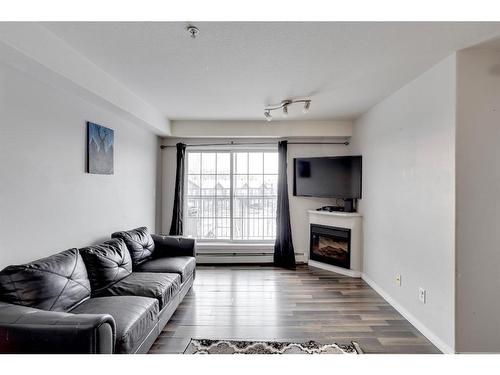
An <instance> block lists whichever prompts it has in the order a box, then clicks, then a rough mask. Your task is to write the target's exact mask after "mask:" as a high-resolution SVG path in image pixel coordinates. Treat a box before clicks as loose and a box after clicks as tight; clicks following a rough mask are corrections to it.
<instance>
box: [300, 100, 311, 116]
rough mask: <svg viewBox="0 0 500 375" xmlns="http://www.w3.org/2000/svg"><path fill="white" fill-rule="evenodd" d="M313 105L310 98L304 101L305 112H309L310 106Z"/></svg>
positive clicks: (303, 110)
mask: <svg viewBox="0 0 500 375" xmlns="http://www.w3.org/2000/svg"><path fill="white" fill-rule="evenodd" d="M310 107H311V101H310V100H307V101H306V102H305V103H304V108H303V109H302V112H303V113H307V112H309V108H310Z"/></svg>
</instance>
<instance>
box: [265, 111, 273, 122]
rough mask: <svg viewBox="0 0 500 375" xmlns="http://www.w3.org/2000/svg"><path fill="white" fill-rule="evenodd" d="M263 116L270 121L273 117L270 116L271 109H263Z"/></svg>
mask: <svg viewBox="0 0 500 375" xmlns="http://www.w3.org/2000/svg"><path fill="white" fill-rule="evenodd" d="M264 117H265V118H266V120H267V121H271V120H272V119H273V116H271V111H269V110H267V111H264Z"/></svg>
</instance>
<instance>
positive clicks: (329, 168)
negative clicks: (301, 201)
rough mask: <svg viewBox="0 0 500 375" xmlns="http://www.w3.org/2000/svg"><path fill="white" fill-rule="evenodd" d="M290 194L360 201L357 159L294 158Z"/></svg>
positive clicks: (359, 170) (358, 160)
mask: <svg viewBox="0 0 500 375" xmlns="http://www.w3.org/2000/svg"><path fill="white" fill-rule="evenodd" d="M293 162H294V184H293V195H296V196H302V197H328V198H343V199H359V198H361V156H331V157H321V158H298V159H294V160H293Z"/></svg>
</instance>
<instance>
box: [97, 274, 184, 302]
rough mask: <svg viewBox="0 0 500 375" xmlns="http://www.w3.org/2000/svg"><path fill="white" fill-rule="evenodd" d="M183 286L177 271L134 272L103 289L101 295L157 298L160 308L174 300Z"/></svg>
mask: <svg viewBox="0 0 500 375" xmlns="http://www.w3.org/2000/svg"><path fill="white" fill-rule="evenodd" d="M180 286H181V277H180V275H178V274H176V273H150V272H133V273H132V274H130V275H129V276H127V277H125V278H124V279H122V280H120V281H118V282H117V283H115V284H113V285H111V286H110V287H109V288H106V289H104V290H102V291H101V293H100V295H101V296H141V297H150V298H156V299H157V300H158V303H159V304H160V310H161V309H163V307H165V305H166V304H167V303H168V302H170V301H171V300H172V297H173V296H175V295H176V294H177V292H178V291H179V289H180Z"/></svg>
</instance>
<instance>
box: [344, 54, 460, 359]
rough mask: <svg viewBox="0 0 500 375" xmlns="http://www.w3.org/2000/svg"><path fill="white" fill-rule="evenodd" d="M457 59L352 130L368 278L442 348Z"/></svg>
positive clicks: (449, 303)
mask: <svg viewBox="0 0 500 375" xmlns="http://www.w3.org/2000/svg"><path fill="white" fill-rule="evenodd" d="M455 65H456V58H455V56H454V55H453V56H451V57H449V58H446V59H445V60H443V61H442V62H440V63H439V64H437V65H436V66H434V67H433V68H431V69H430V70H429V71H427V72H425V73H424V74H422V75H421V76H419V77H418V78H416V79H415V80H414V81H412V82H410V83H409V84H407V85H406V86H404V87H403V88H401V89H400V90H398V91H397V92H395V93H393V94H392V95H390V96H389V97H388V98H386V99H385V100H383V101H382V102H380V103H379V104H377V105H376V106H374V107H373V108H372V109H370V110H369V111H368V112H367V113H366V114H364V115H363V116H361V117H360V118H359V119H358V120H357V121H356V122H355V125H354V130H353V133H354V135H353V138H352V142H353V143H352V147H353V152H354V153H359V154H362V155H363V199H362V201H361V203H360V211H361V213H362V214H363V230H364V238H363V243H364V250H363V251H364V264H363V266H364V273H365V275H366V278H367V280H368V281H370V282H371V283H372V284H373V285H374V286H376V287H377V289H378V290H379V291H381V292H383V294H384V295H385V296H386V297H388V298H389V299H390V300H391V301H392V302H393V304H395V305H397V306H398V307H399V309H400V310H402V311H404V312H405V313H406V316H407V317H409V318H410V320H411V321H412V323H414V325H416V326H417V328H419V329H420V330H422V331H423V333H424V334H426V335H427V336H428V337H429V338H432V339H433V341H434V343H435V344H437V345H438V346H439V347H440V349H442V350H447V351H448V350H451V348H453V347H454V315H455V314H454V264H455V262H454V252H455V248H454V246H455V244H454V236H455V233H454V225H455V201H454V197H455V182H454V180H455V161H454V158H455V73H456V66H455ZM398 273H400V274H401V275H402V286H401V287H398V286H397V285H396V282H395V276H396V274H398ZM419 287H423V288H425V289H426V290H427V303H426V304H422V303H421V302H420V301H419V299H418V290H419Z"/></svg>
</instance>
